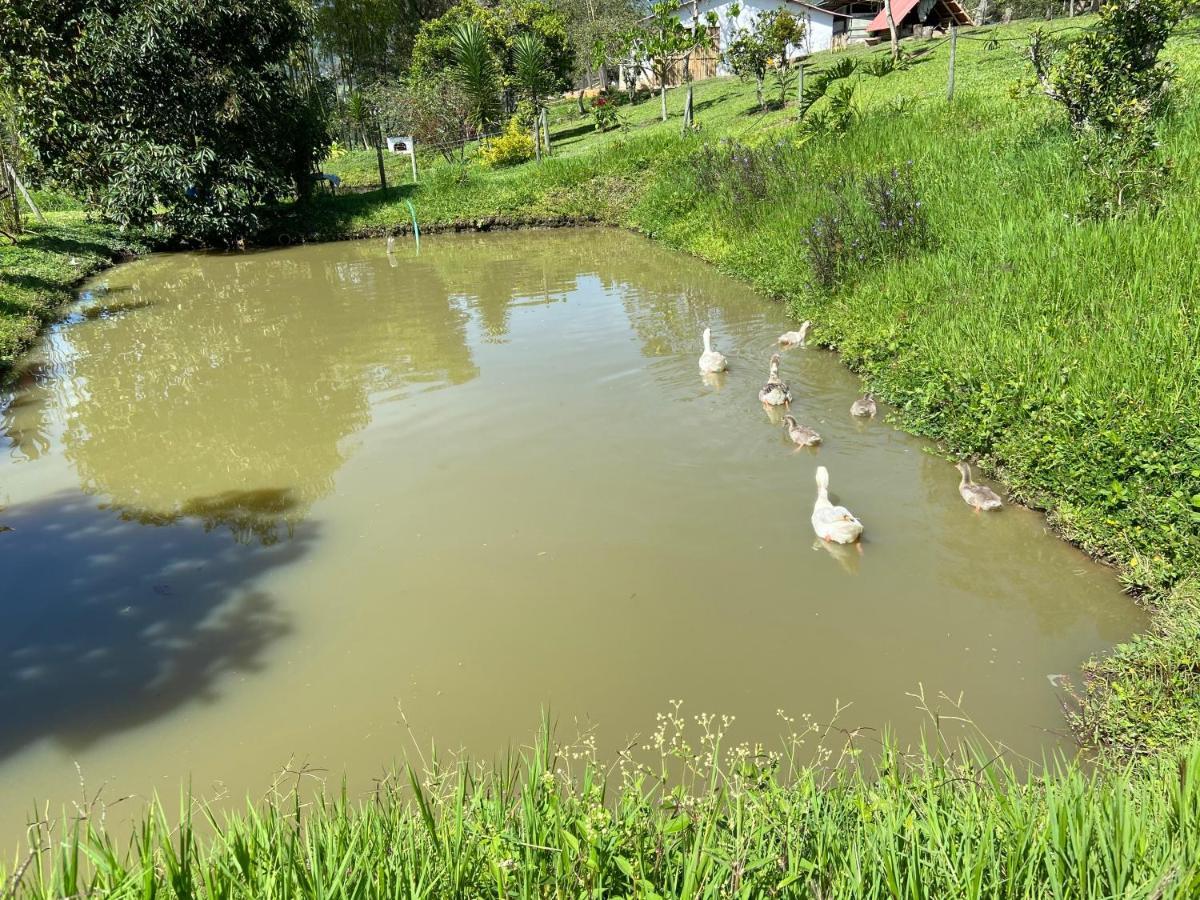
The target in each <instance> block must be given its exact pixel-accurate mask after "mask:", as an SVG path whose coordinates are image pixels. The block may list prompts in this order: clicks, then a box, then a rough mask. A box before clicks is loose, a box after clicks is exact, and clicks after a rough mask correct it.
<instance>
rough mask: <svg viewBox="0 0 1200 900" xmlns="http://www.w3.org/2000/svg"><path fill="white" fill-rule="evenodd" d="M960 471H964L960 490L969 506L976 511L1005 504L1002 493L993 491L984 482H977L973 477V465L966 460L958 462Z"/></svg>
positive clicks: (959, 486)
mask: <svg viewBox="0 0 1200 900" xmlns="http://www.w3.org/2000/svg"><path fill="white" fill-rule="evenodd" d="M958 471H959V472H961V473H962V480H961V481H959V483H958V492H959V494H961V495H962V498H963V500H965V501H966V503H967V506H973V507H975V511H976V512H978V511H979V510H981V509H982V510H992V509H999V508H1000V507H1001V506H1003V505H1004V504H1003V503H1002V502H1001V501H1000V495H999V494H997V493H996V492H995V491H993V490H992V489H991V488H990V487H988V486H987V485H983V484H976V483H975V481H974V479H972V478H971V467H970V466H969V465H967V463H965V462H960V463H959V464H958Z"/></svg>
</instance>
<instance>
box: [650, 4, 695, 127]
mask: <svg viewBox="0 0 1200 900" xmlns="http://www.w3.org/2000/svg"><path fill="white" fill-rule="evenodd" d="M678 8H679V7H678V6H677V5H676V4H675V3H673V2H671V0H660V2H658V3H655V4H654V6H653V7H652V8H651V13H650V17H649V19H648V20H647V21H646V23H645V27H644V28H643V34H642V36H641V39H640V42H639V43H640V47H641V49H643V50H644V51H645V54H646V57H647V58H648V59H649V60H650V70H651V71H652V72H653V73H654V77H655V78H656V79H657V80H658V93H659V98H660V100H661V101H662V120H663V121H664V122H665V121H667V81H668V80H669V79H670V77H671V75H672V73H673V72H674V68H675V64H676V63H677V62H679V61H680V60H681V59H682V58H683V57H684V55H685V54H687V53H688V52H689V51H690V50H691V49H692V48H693V46H694V44H695V38H694V36H693V34H692V32H691V30H690V29H688V28H687V26H685V25H684V24H683V22H681V21H680V19H679V16H678V15H676V11H677V10H678Z"/></svg>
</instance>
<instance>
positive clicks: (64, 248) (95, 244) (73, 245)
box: [20, 231, 114, 257]
mask: <svg viewBox="0 0 1200 900" xmlns="http://www.w3.org/2000/svg"><path fill="white" fill-rule="evenodd" d="M20 247H21V249H23V250H35V251H38V252H40V253H61V254H62V255H63V256H89V255H90V256H103V257H109V256H112V255H113V254H114V247H113V246H112V245H111V244H106V243H104V242H103V241H95V240H87V239H84V238H79V237H73V236H69V235H63V234H61V233H58V232H54V233H52V232H46V231H31V232H29V233H28V234H27V235H25V236H24V237H23V238H22V239H21V243H20Z"/></svg>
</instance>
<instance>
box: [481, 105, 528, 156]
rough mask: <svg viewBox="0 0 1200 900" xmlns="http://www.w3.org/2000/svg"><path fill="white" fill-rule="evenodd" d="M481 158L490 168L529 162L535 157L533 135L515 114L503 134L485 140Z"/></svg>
mask: <svg viewBox="0 0 1200 900" xmlns="http://www.w3.org/2000/svg"><path fill="white" fill-rule="evenodd" d="M479 158H480V159H481V160H482V161H483V164H484V165H485V166H487V167H488V168H489V169H492V168H496V167H497V166H513V165H516V164H517V163H523V162H528V161H529V160H531V159H533V136H532V135H530V134H529V133H528V132H527V131H525V129H523V128H522V127H521V123H520V122H519V121H518V120H517V117H516V116H513V118H512V119H510V120H509V122H508V127H507V128H506V129H505V130H504V133H503V134H502V135H500V136H499V137H495V138H490V139H488V140H485V141H484V142H483V143H482V144H481V145H480V147H479Z"/></svg>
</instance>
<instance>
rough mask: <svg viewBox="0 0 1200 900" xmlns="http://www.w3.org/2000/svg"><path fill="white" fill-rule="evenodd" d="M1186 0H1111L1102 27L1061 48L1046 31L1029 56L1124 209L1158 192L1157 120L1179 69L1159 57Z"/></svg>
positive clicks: (1103, 204)
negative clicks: (1048, 38) (1047, 37)
mask: <svg viewBox="0 0 1200 900" xmlns="http://www.w3.org/2000/svg"><path fill="white" fill-rule="evenodd" d="M1183 7H1184V5H1183V2H1182V0H1122V2H1116V0H1110V2H1108V3H1106V4H1105V5H1104V7H1103V8H1102V9H1101V10H1100V21H1099V22H1098V23H1097V24H1096V27H1095V28H1093V29H1090V30H1089V31H1087V32H1085V33H1084V34H1083V35H1082V36H1081V37H1079V38H1078V39H1076V40H1074V41H1071V42H1070V43H1068V44H1067V45H1066V47H1065V48H1062V49H1060V50H1059V51H1057V52H1055V51H1054V50H1053V49H1052V48H1050V47H1049V46H1048V45H1047V44H1046V42H1045V40H1044V38H1043V36H1042V35H1041V34H1040V33H1039V32H1034V33H1033V35H1032V36H1031V39H1030V45H1029V55H1030V59H1031V61H1032V63H1033V70H1034V75H1035V77H1036V79H1037V83H1038V85H1039V87H1040V88H1041V90H1042V92H1043V93H1044V94H1045V95H1046V96H1047V97H1049V98H1050V99H1052V100H1054V101H1055V102H1057V103H1059V104H1061V105H1062V107H1063V108H1064V109H1065V110H1066V112H1067V118H1068V120H1069V121H1070V124H1071V128H1072V130H1073V131H1074V132H1075V135H1076V138H1077V140H1078V141H1079V143H1080V145H1081V147H1082V148H1083V158H1084V162H1085V164H1086V165H1087V167H1088V170H1089V171H1090V173H1091V174H1092V175H1093V176H1097V177H1098V182H1097V183H1098V184H1100V185H1101V186H1102V190H1103V193H1104V194H1105V195H1106V196H1100V197H1097V196H1095V194H1096V192H1095V191H1093V198H1092V199H1093V201H1094V202H1096V201H1098V202H1097V203H1096V205H1097V206H1098V207H1100V208H1102V209H1104V210H1107V211H1117V210H1119V209H1120V208H1121V207H1123V206H1124V205H1126V203H1127V201H1128V200H1129V199H1131V198H1135V197H1137V196H1138V195H1139V194H1141V195H1147V196H1154V195H1157V194H1158V192H1159V190H1160V188H1161V185H1162V183H1163V181H1164V180H1165V177H1166V168H1165V166H1164V165H1160V164H1158V163H1156V162H1155V157H1156V147H1157V142H1158V138H1157V130H1158V121H1159V119H1160V118H1161V116H1162V115H1163V113H1164V112H1165V110H1166V105H1167V94H1168V90H1169V87H1170V83H1171V76H1172V74H1173V69H1172V67H1171V65H1170V64H1169V63H1164V62H1162V61H1160V60H1159V53H1160V52H1161V51H1162V49H1163V47H1164V46H1165V44H1166V42H1167V39H1168V38H1169V37H1170V36H1171V32H1172V30H1173V29H1174V28H1175V26H1176V25H1177V24H1178V23H1179V20H1180V17H1181V16H1182V14H1183Z"/></svg>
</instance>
